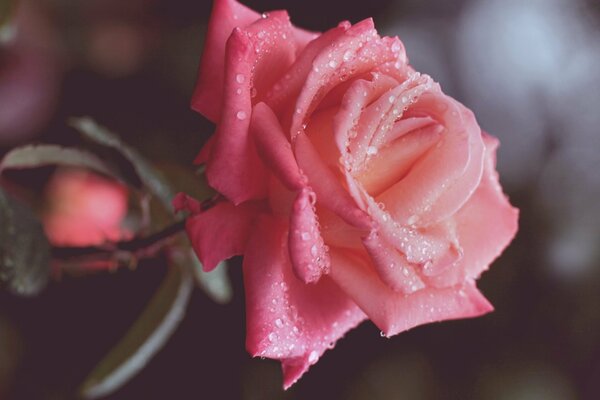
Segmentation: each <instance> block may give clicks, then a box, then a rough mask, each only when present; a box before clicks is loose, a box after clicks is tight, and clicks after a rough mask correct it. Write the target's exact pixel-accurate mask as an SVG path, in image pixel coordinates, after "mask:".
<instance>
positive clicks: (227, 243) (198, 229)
mask: <svg viewBox="0 0 600 400" xmlns="http://www.w3.org/2000/svg"><path fill="white" fill-rule="evenodd" d="M259 210H260V205H258V204H256V203H244V204H241V205H239V206H235V205H233V204H231V203H229V202H221V203H218V204H216V205H215V206H213V207H212V208H209V209H208V210H206V211H202V212H200V213H198V214H195V215H192V216H190V217H188V219H187V221H186V230H187V234H188V236H189V238H190V240H191V241H192V247H193V248H194V251H195V252H196V255H197V256H198V259H199V260H200V261H201V262H202V265H203V267H204V270H205V271H211V270H212V269H214V268H215V267H216V266H217V264H218V263H219V262H221V261H223V260H225V259H228V258H230V257H233V256H236V255H242V254H243V253H244V249H245V248H246V242H247V241H248V238H249V236H250V235H251V233H252V224H253V221H254V219H255V218H256V215H257V213H258V212H259Z"/></svg>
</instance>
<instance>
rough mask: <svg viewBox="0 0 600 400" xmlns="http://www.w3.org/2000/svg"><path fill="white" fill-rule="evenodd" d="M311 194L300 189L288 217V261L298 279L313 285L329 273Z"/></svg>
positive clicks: (307, 190)
mask: <svg viewBox="0 0 600 400" xmlns="http://www.w3.org/2000/svg"><path fill="white" fill-rule="evenodd" d="M314 203H315V194H314V193H313V192H312V191H311V190H310V189H307V188H305V189H302V190H301V191H300V193H299V194H298V197H296V201H295V202H294V207H293V210H292V215H291V217H290V234H289V249H290V261H291V262H292V267H293V268H294V272H295V274H296V276H297V277H298V279H300V280H301V281H302V282H304V283H314V282H316V281H318V280H319V278H320V277H321V275H323V274H327V273H329V253H328V249H327V246H325V243H324V242H323V238H322V237H321V228H320V226H319V221H318V218H317V214H316V212H315V208H314V207H315V205H314Z"/></svg>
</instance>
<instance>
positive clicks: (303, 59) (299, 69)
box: [266, 22, 350, 127]
mask: <svg viewBox="0 0 600 400" xmlns="http://www.w3.org/2000/svg"><path fill="white" fill-rule="evenodd" d="M349 27H350V23H348V22H342V23H340V24H339V25H338V26H337V27H335V28H333V29H330V30H328V31H327V32H325V33H323V34H322V35H321V36H319V37H317V38H315V39H314V40H313V41H311V42H310V43H308V44H307V45H306V47H305V48H304V50H303V51H302V52H300V53H299V54H298V58H297V59H296V61H295V62H294V64H293V65H292V66H291V67H290V68H289V70H288V71H287V73H286V74H285V75H284V76H283V77H282V78H280V80H279V82H277V83H276V84H275V85H273V88H272V89H271V90H270V92H269V93H268V95H267V99H266V103H267V104H268V105H269V106H270V107H271V108H272V109H273V110H274V111H275V112H276V114H277V115H282V114H283V113H284V108H285V107H286V106H290V107H291V104H292V103H293V102H292V100H291V99H294V98H295V97H296V96H298V93H300V89H301V88H302V85H303V84H304V82H305V81H306V77H307V76H308V74H309V73H310V71H311V70H312V63H313V60H314V58H315V57H316V56H317V54H319V53H320V52H321V51H322V50H323V49H324V48H325V47H326V46H328V45H330V44H331V43H332V42H333V41H335V40H336V39H337V38H338V37H340V36H341V35H342V34H343V33H344V32H345V31H346V30H347V29H348V28H349ZM288 122H289V121H288ZM284 127H289V124H288V125H287V126H286V125H284Z"/></svg>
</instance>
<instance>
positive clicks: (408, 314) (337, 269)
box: [329, 249, 493, 336]
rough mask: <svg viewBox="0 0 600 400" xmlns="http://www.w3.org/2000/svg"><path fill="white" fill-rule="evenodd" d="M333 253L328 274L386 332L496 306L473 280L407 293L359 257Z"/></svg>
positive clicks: (486, 309) (398, 330) (488, 310)
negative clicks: (381, 276)
mask: <svg viewBox="0 0 600 400" xmlns="http://www.w3.org/2000/svg"><path fill="white" fill-rule="evenodd" d="M331 255H332V267H331V273H330V275H329V276H331V278H332V279H333V280H334V281H335V282H336V283H337V284H338V285H339V287H340V288H342V290H343V291H344V292H346V293H347V294H348V296H350V297H351V298H352V299H353V300H354V301H355V302H356V304H358V305H359V307H360V308H361V309H362V310H363V311H364V312H365V313H366V314H367V315H368V316H369V318H370V319H371V320H372V321H373V322H374V323H375V325H377V326H378V327H379V329H381V330H382V332H383V333H384V334H385V335H386V336H392V335H395V334H398V333H400V332H402V331H405V330H407V329H410V328H413V327H415V326H418V325H422V324H426V323H430V322H436V321H443V320H448V319H458V318H470V317H476V316H479V315H482V314H485V313H488V312H490V311H492V309H493V307H492V305H491V304H490V303H489V302H488V301H487V300H486V299H485V298H484V297H483V295H481V293H480V292H479V291H478V290H477V288H476V287H475V284H474V283H473V282H465V283H463V284H460V285H456V286H452V287H448V288H441V289H437V288H426V289H422V290H419V291H417V292H414V293H412V294H410V295H405V294H403V293H398V292H394V291H393V290H392V289H391V288H389V287H388V286H386V285H385V284H384V283H383V282H382V281H381V280H379V278H378V277H377V276H376V275H374V274H373V273H372V272H371V271H369V269H368V267H367V265H365V263H364V262H363V261H361V260H360V259H358V258H356V257H351V256H348V255H346V254H344V253H343V252H340V251H336V250H334V249H332V252H331Z"/></svg>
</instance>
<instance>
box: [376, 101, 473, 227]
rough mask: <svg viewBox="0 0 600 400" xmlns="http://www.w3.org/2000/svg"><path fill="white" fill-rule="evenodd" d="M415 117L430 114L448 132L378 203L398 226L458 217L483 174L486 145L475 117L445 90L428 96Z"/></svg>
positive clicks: (416, 105)
mask: <svg viewBox="0 0 600 400" xmlns="http://www.w3.org/2000/svg"><path fill="white" fill-rule="evenodd" d="M413 113H414V114H415V115H421V114H428V115H429V116H431V117H432V118H434V119H436V120H437V121H438V122H439V123H440V124H443V125H444V126H445V128H446V131H445V132H444V134H443V136H442V138H441V139H440V140H439V141H438V142H437V145H436V146H435V147H434V148H432V149H431V150H430V151H429V152H428V153H427V154H426V155H425V156H424V157H423V158H422V159H421V160H419V162H417V163H416V164H415V165H414V166H413V168H412V169H411V171H410V172H409V173H408V175H406V177H404V179H402V180H401V181H400V182H398V183H396V184H395V185H393V186H391V187H390V188H389V189H387V190H386V191H385V192H383V193H382V194H381V195H380V196H378V198H377V199H378V201H381V202H382V203H384V204H385V205H386V207H387V208H388V209H389V211H390V214H391V215H392V216H393V218H394V219H395V220H396V221H397V222H398V223H400V224H403V225H407V224H408V225H416V226H426V225H429V224H433V223H436V222H439V221H441V220H442V219H444V218H447V217H449V216H450V215H452V214H454V213H455V212H456V211H457V210H458V209H459V208H460V207H462V205H463V204H464V203H465V202H466V201H467V200H468V199H469V197H470V196H471V195H472V193H473V192H474V191H475V189H476V188H477V186H478V185H479V181H480V180H481V174H482V172H483V156H484V145H483V140H482V139H481V130H480V128H479V126H478V125H477V123H476V121H475V119H474V118H471V114H470V113H466V112H465V109H464V107H462V106H461V105H460V104H459V103H458V102H456V101H455V100H452V99H450V98H449V97H447V96H445V95H443V94H441V92H440V93H433V92H431V93H426V94H423V95H422V96H421V97H420V99H419V100H418V101H417V103H416V104H415V105H414V106H413Z"/></svg>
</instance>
